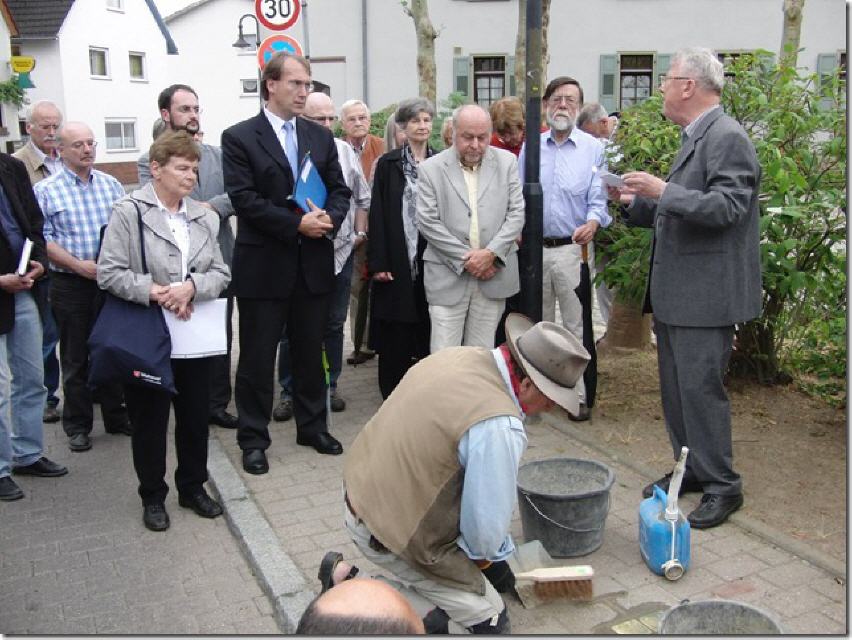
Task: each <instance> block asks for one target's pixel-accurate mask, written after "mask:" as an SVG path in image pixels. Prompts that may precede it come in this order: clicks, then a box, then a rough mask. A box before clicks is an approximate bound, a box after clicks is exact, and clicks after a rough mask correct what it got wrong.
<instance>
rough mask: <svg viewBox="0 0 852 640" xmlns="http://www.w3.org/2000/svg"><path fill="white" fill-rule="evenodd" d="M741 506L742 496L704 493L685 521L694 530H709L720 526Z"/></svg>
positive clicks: (739, 494)
mask: <svg viewBox="0 0 852 640" xmlns="http://www.w3.org/2000/svg"><path fill="white" fill-rule="evenodd" d="M741 506H743V494H741V493H738V494H736V495H734V496H723V495H719V494H718V493H705V494H704V495H703V496H701V504H699V505H698V507H697V508H696V509H695V511H693V512H692V513H690V514H689V516H688V517H687V519H688V520H689V524H691V525H692V526H693V527H695V528H696V529H709V528H710V527H716V526H718V525H720V524H722V523H723V522H724V521H725V520H727V519H728V516H729V515H731V514H732V513H733V512H734V511H736V510H737V509H739V508H740V507H741Z"/></svg>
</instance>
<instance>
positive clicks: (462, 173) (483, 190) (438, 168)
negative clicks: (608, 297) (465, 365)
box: [417, 104, 524, 353]
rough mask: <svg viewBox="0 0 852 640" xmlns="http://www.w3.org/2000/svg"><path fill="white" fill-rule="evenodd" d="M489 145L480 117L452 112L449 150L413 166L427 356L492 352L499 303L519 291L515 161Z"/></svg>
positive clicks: (519, 202)
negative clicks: (428, 329) (460, 350)
mask: <svg viewBox="0 0 852 640" xmlns="http://www.w3.org/2000/svg"><path fill="white" fill-rule="evenodd" d="M490 140H491V117H490V116H489V115H488V112H487V111H486V110H485V109H483V108H482V107H480V106H479V105H473V104H471V105H464V106H462V107H459V108H458V109H457V110H456V112H455V113H454V114H453V146H452V147H450V148H449V149H447V150H445V151H443V152H441V153H439V154H438V155H436V156H433V157H431V158H429V159H428V160H426V161H425V162H423V164H422V165H420V168H419V177H418V183H417V192H418V193H417V226H418V228H419V230H420V234H421V235H422V236H423V238H424V239H425V240H426V243H427V244H426V251H425V253H424V254H423V278H424V284H425V287H426V298H427V300H428V302H429V316H430V318H431V322H432V337H431V345H430V346H431V351H432V353H435V352H436V351H438V350H439V349H443V348H444V347H450V346H459V345H465V346H479V347H486V348H491V347H493V346H494V332H495V331H496V329H497V325H498V323H499V322H500V317H501V316H502V314H503V308H504V307H505V304H506V298H508V297H509V296H512V295H514V294H515V293H517V292H518V289H519V282H518V259H517V250H518V246H517V242H516V240H517V238H518V236H519V235H520V234H521V229H522V228H523V226H524V199H523V195H522V192H521V181H520V178H519V176H518V162H517V160H516V158H515V156H514V155H513V154H511V153H509V152H508V151H504V150H502V149H495V148H492V147H490V146H489V143H490Z"/></svg>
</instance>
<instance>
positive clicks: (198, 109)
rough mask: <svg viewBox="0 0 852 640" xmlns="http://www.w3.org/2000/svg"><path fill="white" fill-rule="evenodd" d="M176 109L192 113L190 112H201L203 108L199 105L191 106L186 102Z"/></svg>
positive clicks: (179, 111) (180, 111)
mask: <svg viewBox="0 0 852 640" xmlns="http://www.w3.org/2000/svg"><path fill="white" fill-rule="evenodd" d="M175 111H177V112H178V113H190V112H191V113H201V111H202V109H201V107H199V106H197V105H196V106H194V107H191V106H189V105H188V104H185V105H181V106H180V107H178V108H177V109H175Z"/></svg>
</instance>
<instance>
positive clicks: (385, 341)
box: [371, 316, 431, 400]
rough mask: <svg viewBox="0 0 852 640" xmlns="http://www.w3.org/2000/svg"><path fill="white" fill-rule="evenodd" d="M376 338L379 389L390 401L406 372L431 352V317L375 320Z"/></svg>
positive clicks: (373, 326)
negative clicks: (404, 320)
mask: <svg viewBox="0 0 852 640" xmlns="http://www.w3.org/2000/svg"><path fill="white" fill-rule="evenodd" d="M371 327H372V328H371V331H372V332H373V335H377V334H378V333H381V336H382V338H381V340H380V341H373V344H375V345H376V353H378V354H379V391H380V392H381V394H382V399H383V400H386V399H387V397H388V396H389V395H390V394H391V392H392V391H393V390H394V389H396V385H398V384H399V381H400V380H402V377H403V376H404V375H405V373H406V372H407V371H408V370H409V369H410V368H411V367H413V366H414V365H415V364H417V362H418V361H419V360H421V359H422V358H425V357H426V356H428V355H429V335H430V330H431V327H430V324H429V318H428V316H427V318H426V319H425V320H421V321H419V322H416V323H415V322H388V321H377V320H375V319H374V320H373V321H372V323H371Z"/></svg>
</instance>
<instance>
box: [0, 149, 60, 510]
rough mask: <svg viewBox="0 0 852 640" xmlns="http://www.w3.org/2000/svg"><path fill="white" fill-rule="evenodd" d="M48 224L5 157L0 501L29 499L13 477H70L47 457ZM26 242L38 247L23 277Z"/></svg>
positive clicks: (15, 163) (1, 180)
mask: <svg viewBox="0 0 852 640" xmlns="http://www.w3.org/2000/svg"><path fill="white" fill-rule="evenodd" d="M43 224H44V218H43V217H42V213H41V209H40V208H39V206H38V202H37V201H36V199H35V196H34V195H33V190H32V187H31V186H30V180H29V177H28V176H27V168H26V166H25V165H24V163H23V162H21V161H20V160H16V159H15V158H12V157H11V156H8V155H6V154H5V153H3V154H0V500H18V499H20V498H23V497H24V492H23V491H22V490H21V488H20V487H19V486H18V485H17V484H16V483H15V481H14V480H12V477H11V475H10V474H11V473H14V474H19V475H31V476H41V477H56V476H63V475H65V474H66V473H68V470H67V469H66V468H65V467H63V466H61V465H58V464H56V463H55V462H52V461H50V460H48V459H47V458H46V457H44V455H43V453H44V442H43V432H42V423H41V419H42V411H43V410H44V401H45V397H46V396H47V389H46V388H45V386H44V367H43V360H42V352H41V346H42V329H41V322H40V320H39V312H38V307H37V305H36V298H35V296H34V291H35V290H36V289H37V288H38V287H40V286H42V285H41V283H39V282H38V280H39V278H41V277H42V276H43V275H44V273H45V271H46V267H47V250H46V248H45V242H44V235H43V233H42V226H43ZM27 240H29V241H31V242H32V243H33V247H32V251H31V252H30V260H29V262H28V263H27V264H25V265H24V273H23V275H19V273H20V272H19V271H18V265H19V262H20V260H21V257H22V252H23V250H24V246H25V244H26V242H27Z"/></svg>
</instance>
